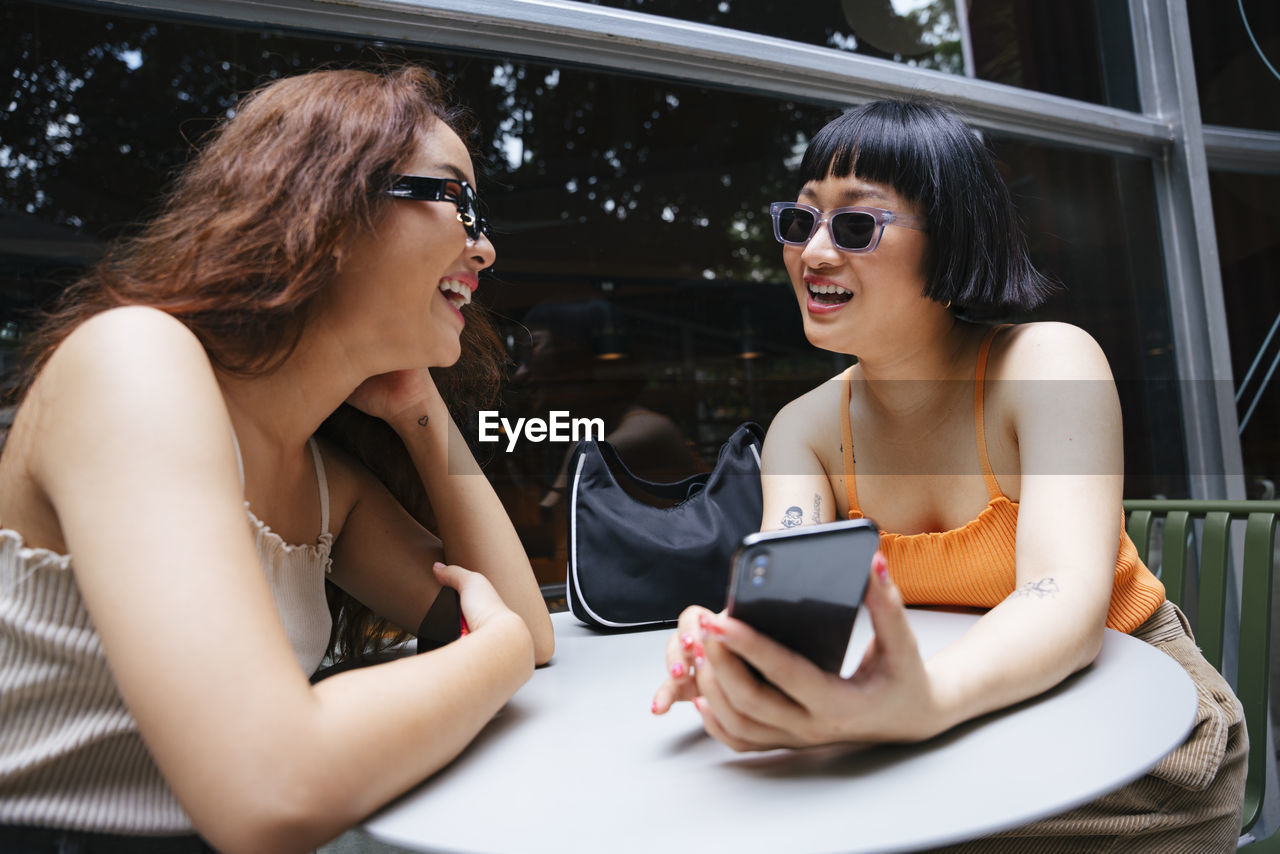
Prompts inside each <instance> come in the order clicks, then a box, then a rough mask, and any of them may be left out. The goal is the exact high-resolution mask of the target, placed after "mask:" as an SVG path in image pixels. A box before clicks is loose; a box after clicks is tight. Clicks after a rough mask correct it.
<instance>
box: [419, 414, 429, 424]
mask: <svg viewBox="0 0 1280 854" xmlns="http://www.w3.org/2000/svg"><path fill="white" fill-rule="evenodd" d="M430 420H431V419H430V418H428V417H427V416H425V415H424V416H422V417H421V418H419V419H418V426H419V427H426V426H427V422H428V421H430Z"/></svg>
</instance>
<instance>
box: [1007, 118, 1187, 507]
mask: <svg viewBox="0 0 1280 854" xmlns="http://www.w3.org/2000/svg"><path fill="white" fill-rule="evenodd" d="M992 147H993V148H994V150H995V152H996V154H997V155H998V156H999V158H1000V159H1001V163H1002V167H1003V169H1004V174H1005V180H1006V181H1007V182H1008V184H1009V188H1010V190H1012V192H1013V194H1014V200H1015V202H1016V203H1017V205H1018V211H1019V213H1020V215H1021V217H1022V221H1023V226H1024V232H1025V233H1026V234H1027V235H1028V244H1029V248H1030V250H1031V257H1032V260H1033V261H1035V263H1036V266H1037V267H1039V268H1040V270H1041V271H1043V272H1044V273H1046V274H1047V275H1049V276H1050V277H1052V278H1054V279H1056V280H1057V281H1059V282H1060V283H1061V284H1062V286H1063V287H1062V289H1061V290H1060V291H1059V292H1058V293H1057V294H1056V295H1055V296H1053V297H1051V298H1050V300H1049V301H1048V302H1047V303H1046V304H1045V305H1044V306H1043V307H1042V308H1041V309H1040V310H1039V311H1038V312H1037V313H1036V319H1040V320H1062V321H1065V322H1067V323H1073V324H1075V325H1077V326H1080V327H1082V328H1083V329H1086V330H1088V332H1089V333H1090V334H1091V335H1093V337H1094V338H1096V339H1097V340H1098V343H1099V344H1100V345H1101V346H1102V349H1103V351H1104V352H1105V353H1106V355H1107V359H1108V361H1109V362H1110V363H1111V371H1112V373H1113V374H1114V376H1115V378H1116V385H1117V388H1118V389H1119V392H1120V404H1121V410H1122V412H1123V414H1124V439H1125V441H1124V452H1125V495H1126V496H1127V497H1130V498H1140V497H1149V496H1154V495H1163V496H1166V497H1185V496H1186V495H1187V492H1186V490H1187V481H1186V474H1187V473H1186V462H1185V454H1184V451H1183V431H1182V421H1181V415H1180V410H1179V407H1178V399H1179V395H1178V384H1177V367H1176V365H1175V362H1174V351H1173V338H1172V331H1171V328H1170V323H1169V308H1168V295H1167V290H1166V288H1165V282H1164V274H1163V264H1162V261H1161V253H1160V240H1159V228H1158V224H1157V220H1156V212H1155V189H1154V184H1153V172H1152V168H1151V164H1150V163H1149V162H1147V161H1145V160H1140V159H1131V158H1125V157H1116V156H1112V155H1106V154H1091V153H1087V152H1081V151H1072V150H1067V149H1060V148H1051V147H1048V146H1044V145H1041V144H1038V143H1028V142H1022V141H1017V140H1012V139H1007V138H999V137H995V138H993V139H992Z"/></svg>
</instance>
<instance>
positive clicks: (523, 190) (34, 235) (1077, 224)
mask: <svg viewBox="0 0 1280 854" xmlns="http://www.w3.org/2000/svg"><path fill="white" fill-rule="evenodd" d="M0 22H2V23H0V26H3V35H2V36H0V43H2V44H3V45H4V48H5V50H4V53H3V56H5V57H13V60H12V66H11V67H9V68H0V73H5V79H7V80H10V81H11V82H10V84H9V87H10V89H9V92H8V100H9V101H11V102H12V103H14V105H15V108H14V109H11V110H9V111H8V112H7V113H6V114H5V115H3V116H0V123H2V124H0V139H3V144H2V147H0V156H2V157H3V159H2V160H0V175H2V177H3V183H2V184H0V192H2V194H3V195H2V199H0V200H2V205H0V209H2V210H3V214H4V218H3V220H0V329H3V330H4V335H3V336H2V337H0V344H3V341H6V340H9V339H12V338H13V336H14V333H15V332H18V331H21V329H22V328H23V326H22V324H24V323H26V322H28V320H29V313H30V309H32V308H33V307H37V306H44V305H47V304H48V302H49V300H50V298H51V297H53V296H54V295H56V294H57V293H58V291H59V290H60V288H61V287H62V286H63V285H64V284H65V282H66V281H67V280H68V277H69V276H70V275H73V274H74V273H75V271H76V270H77V269H80V268H82V267H83V265H84V264H85V263H87V262H89V261H91V260H92V259H93V258H95V257H97V255H98V254H99V253H100V252H101V250H102V247H103V245H104V242H105V241H106V240H108V239H110V238H112V237H114V236H117V235H119V234H120V233H121V232H123V231H126V230H127V229H128V227H129V224H130V223H133V222H136V221H137V220H138V219H139V218H140V217H142V216H144V215H145V214H146V212H147V211H148V210H153V209H154V208H153V205H154V201H155V199H156V197H157V194H158V193H159V191H160V189H161V188H162V186H163V183H164V181H165V180H166V178H167V177H168V176H169V175H170V174H171V173H172V171H173V169H174V168H175V167H176V166H178V165H179V164H181V163H182V162H183V161H184V159H185V158H186V157H187V156H188V155H189V152H190V145H189V144H188V143H187V142H186V140H188V139H197V138H198V137H199V136H200V135H201V134H202V133H203V132H205V131H206V130H208V129H209V128H210V127H211V126H212V124H213V122H214V121H215V120H216V118H218V117H219V116H221V115H223V114H224V113H225V111H226V110H227V109H228V108H230V106H231V105H232V104H233V103H234V101H235V98H236V97H237V95H238V94H239V93H242V92H244V91H246V90H248V89H250V88H252V86H253V85H255V84H256V83H258V82H260V81H262V80H266V79H269V78H271V77H274V76H279V75H282V74H287V73H293V72H295V71H300V70H303V69H307V68H312V67H315V66H317V65H320V64H322V63H325V62H337V63H339V64H342V63H348V62H352V61H359V60H375V61H376V60H377V59H379V58H382V57H385V56H386V54H387V52H388V50H389V49H388V48H386V47H385V46H382V47H381V48H380V49H379V53H377V54H374V53H373V52H372V51H367V50H366V46H365V45H362V44H360V43H358V42H349V41H339V40H334V39H332V38H316V37H312V36H302V35H296V34H289V33H279V32H268V31H262V30H258V29H250V28H245V29H241V30H236V29H232V28H216V27H210V26H199V25H194V24H186V23H179V22H174V21H169V20H147V19H142V18H131V17H123V16H119V15H106V14H99V13H93V12H88V11H83V10H79V9H68V8H61V7H44V6H40V5H36V4H20V3H11V4H8V5H6V6H4V7H3V10H2V11H0ZM398 53H400V54H402V55H404V56H405V57H407V58H410V59H417V60H421V61H424V62H426V63H428V64H429V65H431V66H432V67H434V68H436V69H438V70H439V71H440V72H441V73H442V74H444V75H446V76H448V77H449V78H450V80H451V82H452V85H453V91H454V96H455V97H456V98H457V100H459V101H461V102H462V103H465V104H467V105H469V106H470V107H471V108H473V109H474V110H475V112H476V113H477V114H478V115H479V118H480V120H481V129H482V135H481V138H480V139H479V140H478V141H477V145H478V148H479V150H480V152H481V154H482V155H483V157H482V163H481V166H480V180H479V184H480V195H481V198H482V200H483V202H484V203H485V204H486V205H487V209H488V213H489V216H490V219H491V221H492V224H493V233H494V235H493V237H494V242H495V245H496V247H497V250H498V262H497V270H496V272H494V273H493V274H490V275H486V276H484V277H483V278H482V284H481V287H480V290H479V291H478V292H477V299H478V300H479V301H480V302H483V303H485V304H486V305H488V306H490V307H491V308H492V309H493V311H494V312H495V316H496V318H497V322H498V325H499V327H500V333H501V334H502V336H503V338H504V340H505V341H506V343H507V346H508V348H509V351H510V354H511V357H512V362H513V368H512V376H511V381H510V384H509V387H508V388H507V389H506V391H505V392H504V394H503V397H502V399H501V402H500V404H499V407H500V411H501V414H502V415H504V416H506V417H508V418H511V419H513V420H514V419H515V418H517V417H524V416H537V417H546V416H547V415H548V413H549V412H551V411H553V410H565V411H568V412H570V413H571V414H572V416H574V417H601V418H603V419H604V420H605V422H606V428H607V431H608V433H609V438H611V440H613V441H616V442H617V443H618V444H619V445H621V446H625V447H626V448H627V450H626V452H625V454H624V459H626V460H627V461H628V462H629V463H631V464H633V465H634V467H635V469H636V470H637V473H638V474H641V475H642V476H643V475H649V476H650V477H651V478H656V479H666V480H673V479H676V478H677V477H679V476H681V475H684V474H688V473H690V472H692V471H696V470H699V469H705V468H707V467H709V466H710V465H712V464H713V463H714V460H715V452H716V450H717V448H718V446H719V444H720V443H721V442H722V441H723V440H724V439H725V438H726V437H727V436H728V435H729V434H730V433H731V432H732V431H733V429H734V427H736V425H737V424H738V423H740V422H742V421H744V420H748V419H749V420H755V421H758V422H760V423H761V424H764V425H767V424H768V423H769V421H770V420H771V419H772V417H773V415H774V414H775V413H776V412H777V410H778V409H779V408H780V406H781V405H782V404H784V403H786V402H787V401H789V400H791V399H793V398H795V397H796V396H798V395H799V394H801V393H803V392H804V391H806V390H808V389H809V388H812V387H813V386H814V385H816V384H818V383H820V382H821V381H823V380H824V379H825V378H828V377H831V376H833V375H834V374H836V373H837V372H838V371H839V370H841V369H842V368H843V367H844V366H846V365H847V364H849V362H850V360H849V359H848V357H844V356H836V355H833V354H830V353H826V352H823V351H819V350H816V349H815V348H813V347H812V346H810V345H809V344H808V342H807V341H806V340H805V339H804V335H803V332H802V328H801V324H800V318H799V312H798V309H797V307H796V305H795V298H794V296H793V293H792V290H791V286H790V284H789V283H788V282H787V280H786V276H785V274H784V272H783V270H782V266H781V252H780V249H779V247H778V245H777V243H776V242H775V241H774V239H773V236H772V231H771V225H770V222H769V217H768V204H769V202H771V201H775V200H780V199H794V198H795V191H796V187H795V186H794V185H793V178H792V175H793V170H794V168H795V167H796V166H797V164H798V159H799V154H800V153H801V152H802V151H803V148H804V146H805V144H806V143H807V141H808V138H809V136H810V135H812V134H813V133H815V132H816V131H817V130H818V129H819V128H820V127H822V125H823V124H824V123H825V122H826V121H827V120H828V119H829V118H831V117H832V116H833V113H832V112H831V111H830V110H828V109H825V108H818V107H814V106H811V105H805V104H801V103H794V102H788V101H784V100H778V99H773V98H766V97H757V96H750V95H744V94H739V93H733V92H725V91H718V90H710V89H707V88H703V87H699V86H693V85H686V84H681V83H677V82H670V81H655V80H650V79H641V78H634V77H628V76H624V75H619V74H612V73H606V72H602V71H596V70H590V69H582V68H571V67H555V66H551V65H545V64H536V63H528V62H522V61H515V60H511V59H509V58H505V57H495V56H474V55H473V56H464V55H456V54H448V53H440V52H435V53H423V52H420V51H415V50H410V49H403V50H398ZM992 144H993V146H994V147H995V150H996V152H997V154H998V155H999V156H1000V158H1001V159H1002V161H1003V164H1004V167H1005V169H1006V177H1007V179H1008V180H1009V182H1010V185H1011V187H1012V188H1013V191H1014V193H1015V196H1016V197H1017V201H1018V204H1019V207H1020V211H1021V214H1022V216H1023V219H1024V221H1025V223H1026V225H1027V231H1028V234H1029V235H1031V238H1030V242H1031V246H1032V251H1033V255H1034V257H1035V259H1036V261H1037V263H1039V264H1041V265H1042V266H1043V268H1044V269H1045V270H1046V271H1048V272H1050V273H1051V274H1054V275H1056V276H1058V277H1059V278H1061V279H1062V280H1063V281H1064V282H1066V283H1067V285H1068V289H1067V290H1066V291H1065V292H1064V293H1062V294H1060V295H1059V296H1058V297H1056V298H1055V299H1054V300H1053V301H1052V302H1051V303H1050V304H1049V305H1048V306H1046V307H1045V309H1044V311H1043V312H1041V313H1040V314H1039V315H1038V316H1042V317H1045V318H1061V319H1064V320H1068V321H1071V322H1076V323H1079V324H1080V325H1082V326H1084V327H1085V328H1086V329H1088V330H1089V331H1090V332H1092V333H1093V334H1094V335H1095V336H1096V337H1097V338H1098V339H1099V340H1100V341H1101V342H1102V345H1103V347H1104V349H1105V350H1106V351H1107V354H1108V356H1109V358H1110V359H1111V362H1112V365H1113V368H1114V370H1115V373H1116V376H1117V377H1118V378H1119V379H1120V381H1121V393H1122V396H1123V404H1124V407H1125V418H1126V420H1125V425H1126V452H1127V453H1126V459H1127V464H1128V466H1129V471H1130V474H1131V477H1130V480H1129V483H1128V494H1130V495H1148V494H1152V493H1155V492H1162V493H1165V494H1169V495H1182V494H1185V485H1184V484H1185V472H1184V471H1183V464H1182V462H1181V460H1182V436H1181V431H1180V422H1179V419H1178V417H1177V412H1176V393H1172V392H1171V391H1170V387H1171V385H1172V377H1173V376H1174V372H1173V364H1172V355H1171V348H1170V343H1169V332H1168V318H1167V309H1166V307H1165V295H1164V294H1165V291H1164V285H1163V280H1162V277H1161V273H1160V255H1159V251H1158V246H1157V238H1156V234H1157V229H1156V227H1155V218H1154V206H1153V203H1152V199H1153V192H1152V186H1151V169H1150V164H1149V163H1148V162H1146V161H1143V160H1127V159H1121V158H1115V157H1111V156H1105V155H1096V154H1087V153H1081V152H1074V151H1069V150H1065V149H1058V148H1052V147H1047V146H1043V145H1035V144H1030V143H1025V142H1018V141H1014V140H1011V139H1006V138H992ZM4 324H16V325H15V326H5V325H4ZM0 352H4V353H6V354H7V353H9V352H10V350H9V348H8V347H7V345H4V346H0ZM5 359H6V363H5V367H6V369H8V368H10V367H11V365H10V361H11V356H9V355H6V356H5ZM1162 383H1163V385H1162ZM471 435H475V431H474V430H473V431H472V432H471ZM479 450H480V451H481V456H482V461H487V471H488V473H489V474H490V476H491V477H492V478H493V479H494V481H495V483H497V485H498V487H499V489H500V491H501V493H502V495H503V498H504V500H505V502H506V504H507V507H508V510H509V511H510V512H511V514H512V515H513V517H514V518H515V519H516V522H517V525H518V527H519V529H520V532H521V535H522V537H523V538H524V540H525V544H526V547H527V548H528V550H529V552H530V554H531V556H532V557H533V558H534V562H535V566H536V567H537V569H538V571H539V574H540V577H541V578H542V580H543V581H544V582H550V581H556V580H563V572H564V566H565V564H564V537H565V525H564V510H563V508H564V497H563V495H564V493H563V488H564V484H565V481H564V471H563V467H564V463H565V460H566V456H567V452H568V450H569V446H568V445H567V444H553V443H545V442H544V443H539V444H532V443H524V444H522V445H518V446H517V447H516V448H515V450H514V451H512V452H511V453H507V451H506V447H505V445H497V444H495V445H487V446H483V447H480V448H479Z"/></svg>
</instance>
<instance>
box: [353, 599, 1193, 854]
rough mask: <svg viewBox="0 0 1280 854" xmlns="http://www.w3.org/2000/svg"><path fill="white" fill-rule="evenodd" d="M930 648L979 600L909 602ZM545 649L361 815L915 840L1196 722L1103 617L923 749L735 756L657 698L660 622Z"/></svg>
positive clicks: (464, 827)
mask: <svg viewBox="0 0 1280 854" xmlns="http://www.w3.org/2000/svg"><path fill="white" fill-rule="evenodd" d="M909 614H910V619H911V624H912V628H913V629H914V631H915V633H916V636H917V638H918V640H919V643H920V649H921V652H922V653H923V654H924V655H925V656H926V657H927V656H928V655H930V654H931V653H932V652H934V651H937V650H938V649H941V648H942V647H943V646H945V645H946V644H947V643H949V642H950V641H951V640H953V639H955V638H956V637H958V636H959V635H960V634H962V633H963V632H964V630H965V629H966V628H967V627H968V626H970V625H971V624H972V623H973V621H974V620H975V619H977V618H976V616H974V615H972V614H960V613H949V612H942V611H930V610H920V609H911V610H910V611H909ZM553 621H554V624H555V628H556V641H557V647H556V655H555V658H554V659H553V661H552V663H551V664H550V665H549V666H547V667H545V668H542V669H540V670H539V671H538V672H536V673H535V674H534V675H533V678H532V679H531V680H530V681H529V682H528V683H527V684H526V685H525V686H524V687H523V688H522V689H521V690H520V691H519V692H518V693H517V694H516V695H515V697H514V698H512V700H511V701H510V702H509V703H508V704H507V706H506V707H505V708H504V709H503V711H502V712H500V713H499V715H498V716H497V717H496V718H495V719H494V720H493V721H492V722H490V724H489V725H488V726H487V727H486V728H485V729H484V731H483V732H481V734H480V736H479V737H478V738H477V739H476V741H475V742H474V743H473V744H472V745H471V746H470V747H469V748H467V750H466V751H465V752H464V753H463V754H462V755H461V756H460V757H459V758H458V759H457V760H456V761H455V762H454V763H453V764H452V765H450V766H449V767H447V768H445V769H443V770H442V771H440V772H439V773H438V774H436V775H435V776H434V777H432V778H431V779H430V780H428V781H426V782H425V783H424V784H423V785H421V786H419V787H418V788H417V789H415V790H414V791H412V792H410V793H409V794H408V795H406V796H405V797H403V798H401V799H400V800H398V801H396V802H395V803H393V804H391V805H390V806H388V807H387V808H386V809H384V810H382V811H381V812H380V813H378V814H376V815H374V816H373V817H371V818H370V819H369V820H368V821H367V822H366V823H365V825H364V828H365V830H366V831H367V832H368V833H369V834H370V835H371V836H373V837H374V838H375V839H378V840H381V841H383V842H388V843H392V844H394V845H399V846H403V847H405V848H410V849H414V850H420V851H433V852H450V854H516V852H529V854H536V852H548V854H551V852H555V854H575V853H576V852H583V854H587V852H591V854H596V852H600V851H609V852H616V854H630V852H634V854H655V852H661V851H667V850H682V851H691V852H719V851H728V852H733V854H755V853H756V852H759V854H778V852H788V854H796V853H797V852H864V851H865V852H872V851H874V852H889V851H909V850H914V849H919V848H924V847H932V846H936V845H942V844H946V843H950V842H956V841H960V840H965V839H971V838H974V837H978V836H983V835H986V834H989V833H994V832H997V831H1001V830H1006V829H1009V828H1012V827H1016V826H1019V825H1022V824H1026V823H1027V822H1030V821H1034V820H1036V819H1039V818H1043V817H1046V816H1050V815H1054V814H1056V813H1060V812H1062V811H1064V810H1066V809H1069V808H1071V807H1074V806H1077V805H1079V804H1082V803H1085V802H1087V801H1089V800H1092V799H1093V798H1095V797H1097V796H1099V795H1101V794H1104V793H1106V792H1108V791H1111V790H1113V789H1115V788H1118V787H1119V786H1122V785H1124V784H1125V783H1128V782H1130V781H1131V780H1134V779H1136V778H1137V777H1139V776H1141V775H1142V774H1143V773H1145V772H1146V771H1147V770H1148V769H1150V768H1151V766H1153V765H1154V764H1155V763H1156V762H1158V761H1159V760H1160V758H1161V757H1163V756H1164V755H1165V754H1166V753H1168V752H1169V751H1170V750H1172V749H1173V748H1174V747H1176V746H1177V745H1178V744H1180V743H1181V742H1182V741H1183V740H1184V739H1185V738H1186V735H1187V733H1188V732H1189V731H1190V728H1191V725H1192V723H1193V720H1194V717H1195V711H1196V696H1195V687H1194V686H1193V685H1192V683H1191V679H1190V678H1189V677H1188V676H1187V674H1186V673H1185V672H1184V671H1183V670H1182V668H1181V667H1179V666H1178V665H1177V664H1176V663H1175V662H1174V661H1173V660H1172V659H1170V658H1169V657H1168V656H1166V655H1164V654H1163V653H1161V652H1160V651H1159V650H1157V649H1155V648H1154V647H1151V646H1149V645H1147V644H1145V643H1143V642H1142V641H1139V640H1136V639H1134V638H1131V637H1129V636H1128V635H1123V634H1120V633H1117V632H1113V631H1110V630H1108V631H1107V633H1106V637H1105V639H1104V641H1103V645H1102V651H1101V652H1100V653H1099V655H1098V658H1097V660H1096V661H1095V662H1094V663H1093V664H1092V665H1091V666H1090V667H1089V668H1087V669H1085V670H1084V671H1082V672H1080V673H1078V674H1076V675H1075V676H1072V677H1071V678H1069V679H1068V680H1066V681H1065V682H1064V683H1063V684H1061V685H1059V686H1058V687H1057V688H1055V689H1053V690H1051V691H1049V692H1047V693H1046V694H1044V695H1042V696H1040V697H1038V698H1035V699H1033V700H1029V701H1027V702H1024V703H1021V704H1019V705H1017V706H1015V707H1013V708H1010V709H1006V710H1004V711H1002V712H998V713H995V714H992V715H988V716H986V717H983V718H980V719H978V720H976V721H971V722H969V723H967V724H964V725H962V726H960V727H957V728H956V729H954V730H951V731H950V732H948V733H945V734H943V735H942V736H940V737H938V738H935V739H933V740H931V741H928V742H926V743H924V744H918V745H911V746H887V747H878V748H874V749H871V750H868V751H864V752H851V751H849V750H845V749H841V748H820V749H814V750H807V751H771V752H768V753H760V754H737V753H734V752H733V751H731V750H730V749H729V748H727V747H725V746H723V745H721V744H720V743H719V742H716V741H714V740H712V739H711V738H709V737H707V736H706V735H705V734H704V733H703V731H702V727H701V723H700V719H699V717H698V716H697V714H696V712H695V711H694V710H693V709H692V707H689V706H688V705H687V704H680V705H678V706H677V707H676V708H674V709H672V711H671V712H669V713H668V714H667V715H665V716H663V717H654V716H653V715H651V714H650V712H649V703H650V700H651V698H652V695H653V691H654V689H655V688H656V687H657V685H658V682H659V680H660V679H661V678H662V675H663V666H664V661H663V649H664V645H665V643H666V639H667V636H668V633H667V632H666V631H658V632H642V633H632V634H618V635H598V634H594V633H592V632H591V631H589V630H588V629H586V628H585V627H583V626H581V625H580V624H579V623H578V622H577V621H576V620H574V618H573V617H572V616H570V615H568V614H556V615H555V616H554V618H553Z"/></svg>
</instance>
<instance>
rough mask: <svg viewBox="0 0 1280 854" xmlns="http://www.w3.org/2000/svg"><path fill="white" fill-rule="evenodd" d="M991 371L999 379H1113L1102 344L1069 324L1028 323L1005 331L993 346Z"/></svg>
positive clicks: (994, 377)
mask: <svg viewBox="0 0 1280 854" xmlns="http://www.w3.org/2000/svg"><path fill="white" fill-rule="evenodd" d="M988 371H989V376H991V377H992V378H993V379H999V380H1032V379H1044V380H1111V368H1110V366H1109V365H1108V364H1107V357H1106V355H1105V354H1104V353H1103V352H1102V348H1101V347H1099V346H1098V342H1097V341H1095V340H1094V339H1093V336H1091V335H1090V334H1089V333H1088V332H1085V331H1084V330H1083V329H1081V328H1080V327H1078V326H1073V325H1071V324H1069V323H1024V324H1020V325H1018V326H1014V327H1011V328H1010V329H1008V330H1005V331H1004V332H1002V333H1001V334H1000V335H998V336H997V337H996V340H995V342H994V344H993V345H992V348H991V361H990V366H989V368H988Z"/></svg>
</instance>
